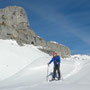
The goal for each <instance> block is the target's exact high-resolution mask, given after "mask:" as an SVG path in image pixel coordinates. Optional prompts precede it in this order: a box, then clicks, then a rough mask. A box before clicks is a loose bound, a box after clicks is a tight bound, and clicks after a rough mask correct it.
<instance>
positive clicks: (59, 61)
mask: <svg viewBox="0 0 90 90" xmlns="http://www.w3.org/2000/svg"><path fill="white" fill-rule="evenodd" d="M52 62H53V63H54V66H56V65H58V64H60V63H61V59H60V56H56V57H53V58H52V60H51V61H50V62H49V64H51V63H52Z"/></svg>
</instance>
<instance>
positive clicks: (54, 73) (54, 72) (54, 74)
mask: <svg viewBox="0 0 90 90" xmlns="http://www.w3.org/2000/svg"><path fill="white" fill-rule="evenodd" d="M55 76H56V67H54V71H53V79H55Z"/></svg>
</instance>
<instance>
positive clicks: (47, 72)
mask: <svg viewBox="0 0 90 90" xmlns="http://www.w3.org/2000/svg"><path fill="white" fill-rule="evenodd" d="M48 72H49V66H48V65H47V81H48Z"/></svg>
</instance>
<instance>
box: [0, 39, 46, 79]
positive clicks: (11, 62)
mask: <svg viewBox="0 0 90 90" xmlns="http://www.w3.org/2000/svg"><path fill="white" fill-rule="evenodd" d="M44 56H48V55H47V54H45V53H43V52H41V51H39V50H38V49H37V48H36V47H35V46H32V45H25V46H22V47H21V46H19V45H17V43H16V42H15V41H11V40H0V80H3V79H5V78H8V77H10V76H12V75H14V74H15V73H17V72H18V71H20V70H22V69H23V68H24V67H26V66H27V65H28V64H30V63H31V62H33V61H34V60H36V59H38V58H41V57H44Z"/></svg>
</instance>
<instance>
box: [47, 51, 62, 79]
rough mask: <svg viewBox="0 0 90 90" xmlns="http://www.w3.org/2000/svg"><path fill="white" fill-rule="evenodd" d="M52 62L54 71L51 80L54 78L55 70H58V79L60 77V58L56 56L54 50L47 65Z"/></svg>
mask: <svg viewBox="0 0 90 90" xmlns="http://www.w3.org/2000/svg"><path fill="white" fill-rule="evenodd" d="M52 62H53V63H54V71H53V78H52V80H55V77H56V71H57V72H58V80H60V78H61V76H60V63H61V59H60V56H58V55H57V53H56V52H53V58H52V59H51V61H50V62H49V63H48V66H49V65H50V64H51V63H52Z"/></svg>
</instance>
